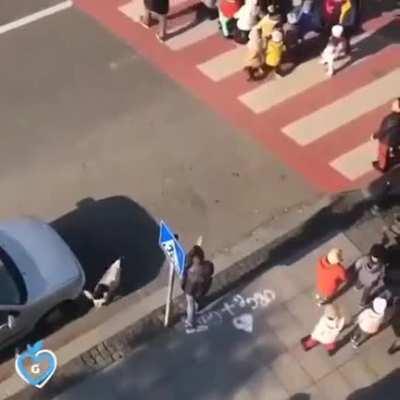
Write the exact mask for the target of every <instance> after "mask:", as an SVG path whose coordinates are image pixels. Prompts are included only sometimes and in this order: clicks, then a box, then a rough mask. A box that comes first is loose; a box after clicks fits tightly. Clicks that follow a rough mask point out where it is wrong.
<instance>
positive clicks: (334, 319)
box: [301, 244, 400, 355]
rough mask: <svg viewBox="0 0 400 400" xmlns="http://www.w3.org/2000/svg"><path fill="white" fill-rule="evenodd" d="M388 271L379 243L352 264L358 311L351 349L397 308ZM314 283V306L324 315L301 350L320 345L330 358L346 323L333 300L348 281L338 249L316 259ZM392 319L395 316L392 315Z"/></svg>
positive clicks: (385, 257) (358, 344)
mask: <svg viewBox="0 0 400 400" xmlns="http://www.w3.org/2000/svg"><path fill="white" fill-rule="evenodd" d="M388 268H389V265H388V263H387V251H386V248H385V246H384V245H383V244H375V245H373V246H372V247H371V249H370V251H369V253H368V255H365V256H363V257H361V258H360V259H358V260H357V261H356V263H355V265H354V274H355V289H356V290H360V291H361V290H362V295H361V300H360V309H361V312H360V313H359V314H358V316H357V319H356V324H355V326H353V331H352V332H351V343H352V345H353V347H354V348H358V347H359V346H360V345H361V344H362V343H363V342H364V341H366V340H367V339H368V338H369V337H370V336H372V335H374V334H376V333H377V332H378V331H379V330H380V329H381V327H382V324H383V323H384V322H385V321H388V320H389V319H390V318H391V317H393V312H389V310H391V311H393V310H395V309H396V307H397V306H398V303H399V300H400V298H399V297H398V296H397V295H396V293H395V291H394V290H393V287H391V283H390V278H389V273H388ZM316 281H317V284H316V300H317V305H318V306H324V313H323V315H322V317H321V318H320V320H319V321H318V323H317V325H316V326H315V328H314V329H313V331H312V333H311V334H310V335H308V336H306V337H304V338H303V339H302V340H301V343H302V346H303V348H304V350H305V351H308V350H311V349H312V348H314V347H315V346H317V345H318V344H322V345H323V346H324V347H325V349H326V350H327V352H328V354H330V355H332V354H334V353H335V352H336V350H337V347H338V344H337V343H338V339H339V337H340V335H341V332H342V331H343V329H344V327H345V324H346V321H345V316H344V313H343V311H342V310H341V308H340V307H339V306H338V303H337V301H336V298H337V297H338V296H339V294H340V289H341V288H343V287H344V286H346V285H347V284H349V283H350V281H351V274H350V273H349V272H348V270H346V268H345V267H344V266H343V253H342V251H341V250H340V249H332V250H331V251H330V252H329V253H328V254H327V255H326V256H325V257H322V258H321V259H320V260H319V262H318V266H317V279H316ZM396 284H397V285H399V284H400V282H397V283H396ZM394 318H399V316H396V315H395V316H394ZM392 347H393V346H392ZM391 351H392V352H393V349H391ZM389 353H390V351H389Z"/></svg>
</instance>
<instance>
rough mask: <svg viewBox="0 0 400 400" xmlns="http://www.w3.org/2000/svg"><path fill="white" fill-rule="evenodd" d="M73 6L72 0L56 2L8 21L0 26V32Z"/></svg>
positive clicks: (19, 26)
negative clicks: (53, 4)
mask: <svg viewBox="0 0 400 400" xmlns="http://www.w3.org/2000/svg"><path fill="white" fill-rule="evenodd" d="M72 6H73V2H72V0H66V1H63V2H62V3H59V4H56V5H55V6H52V7H48V8H45V9H43V10H41V11H38V12H35V13H33V14H30V15H27V16H26V17H23V18H20V19H17V20H15V21H12V22H9V23H7V24H4V25H1V26H0V34H1V33H6V32H9V31H12V30H13V29H17V28H21V27H22V26H24V25H28V24H30V23H32V22H35V21H38V20H39V19H42V18H45V17H48V16H50V15H52V14H56V13H58V12H60V11H63V10H66V9H67V8H70V7H72Z"/></svg>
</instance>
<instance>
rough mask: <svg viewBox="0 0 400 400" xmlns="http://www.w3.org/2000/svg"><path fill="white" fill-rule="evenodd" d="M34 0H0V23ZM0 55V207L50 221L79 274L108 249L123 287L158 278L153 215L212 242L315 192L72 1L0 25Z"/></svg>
mask: <svg viewBox="0 0 400 400" xmlns="http://www.w3.org/2000/svg"><path fill="white" fill-rule="evenodd" d="M34 4H35V7H34V6H33V2H28V1H18V2H16V1H2V2H1V6H2V20H1V21H2V23H9V22H11V21H13V20H15V19H18V18H21V17H23V16H26V15H28V14H30V13H33V12H36V11H39V10H40V9H42V8H43V7H47V6H51V5H54V4H55V2H54V1H50V0H48V1H45V0H43V1H35V3H34ZM0 53H1V54H2V62H1V63H0V75H1V76H2V77H3V81H2V90H1V94H0V120H1V131H2V145H1V147H0V187H1V188H2V191H1V193H2V196H1V202H0V218H10V217H13V216H18V215H21V214H24V215H36V216H39V217H42V218H44V219H45V220H47V221H49V222H53V224H54V226H55V228H56V229H57V230H58V231H59V232H60V233H61V234H62V235H63V236H64V237H65V238H66V240H67V241H68V242H69V244H70V245H71V247H72V248H73V249H74V251H75V252H77V253H78V256H79V258H80V259H81V261H82V263H83V266H84V268H85V270H86V272H87V275H88V278H89V279H88V280H89V282H88V284H89V286H93V284H94V282H95V280H96V279H97V277H99V275H100V274H101V273H102V271H103V268H104V267H105V266H106V265H107V263H109V262H111V261H112V260H113V258H116V257H118V256H121V255H124V256H125V257H127V259H128V260H127V265H126V268H125V269H126V271H128V273H127V274H126V275H125V278H124V279H125V282H124V284H123V285H124V294H127V293H130V292H132V291H135V290H138V289H140V288H143V287H144V286H145V285H147V284H149V283H151V287H157V286H160V285H163V284H164V283H165V275H166V271H165V269H163V268H162V262H163V260H162V256H161V255H160V253H159V250H158V249H157V243H156V240H157V223H158V222H157V221H158V220H159V219H161V218H163V219H165V220H166V221H168V222H169V223H170V224H171V225H172V226H173V227H174V229H175V230H176V231H177V232H179V234H180V237H181V238H182V240H183V243H184V244H185V245H186V246H189V245H191V243H193V242H194V241H195V240H196V238H197V237H198V235H203V236H204V245H205V248H206V249H207V250H208V252H209V253H211V254H212V253H214V252H216V251H217V250H222V249H224V248H226V247H228V246H229V245H231V244H234V243H236V242H238V241H239V240H240V239H241V238H242V237H243V236H245V235H246V234H247V233H249V232H250V231H252V230H253V229H254V228H255V227H257V226H258V225H259V224H260V223H261V222H263V221H266V220H268V219H270V218H273V217H274V216H276V215H278V214H279V213H281V212H283V211H284V210H285V209H286V208H290V207H292V206H294V205H296V204H300V203H302V202H304V201H306V200H309V199H310V198H311V197H313V196H314V195H315V193H313V191H312V190H311V189H310V187H308V186H307V185H306V184H305V182H304V181H303V180H302V178H300V177H299V176H298V175H297V174H296V173H294V172H292V171H290V170H288V169H287V168H286V167H285V166H283V165H282V164H281V163H280V161H279V160H277V159H276V158H275V157H274V155H273V154H269V153H268V152H267V151H265V149H262V148H260V147H259V146H258V144H257V143H255V142H253V141H252V140H250V139H249V138H247V137H246V135H244V134H243V133H242V132H239V131H238V130H237V129H235V128H234V127H232V126H229V125H227V123H226V122H225V121H223V120H221V119H220V118H219V117H218V116H216V115H215V114H213V113H212V112H210V111H209V110H208V109H207V108H206V107H205V106H204V105H203V104H201V103H200V102H198V101H197V100H196V99H194V98H192V97H191V96H190V95H188V94H187V93H186V92H185V91H184V90H182V89H181V88H180V87H178V86H176V84H174V83H172V82H171V81H169V80H168V79H167V78H166V77H165V76H163V75H161V74H160V73H158V72H157V71H156V70H154V69H153V68H152V67H151V66H150V65H149V64H147V63H146V62H144V61H143V60H142V59H141V58H140V57H138V56H137V55H136V54H135V53H134V52H133V51H132V49H130V48H128V47H126V46H125V45H124V44H123V43H121V42H120V41H119V40H118V39H116V38H114V37H113V36H112V35H111V34H110V33H108V32H107V31H105V30H104V29H103V28H101V27H100V26H98V25H97V24H96V23H95V22H94V21H93V20H91V19H89V18H88V17H86V16H84V15H83V14H81V13H80V12H79V11H77V10H75V9H74V8H71V9H68V10H65V11H62V12H60V13H57V14H55V15H52V16H49V17H47V18H45V19H42V20H38V21H35V22H33V23H31V24H29V25H26V26H23V27H21V28H18V29H15V30H12V31H9V32H6V33H3V34H1V35H0ZM85 199H86V200H85ZM87 199H89V200H87ZM82 200H84V201H82ZM78 203H79V207H77V204H78ZM106 313H107V311H104V316H105V315H106ZM81 326H84V323H82V324H81ZM75 334H78V333H75Z"/></svg>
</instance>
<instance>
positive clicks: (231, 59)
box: [197, 46, 247, 82]
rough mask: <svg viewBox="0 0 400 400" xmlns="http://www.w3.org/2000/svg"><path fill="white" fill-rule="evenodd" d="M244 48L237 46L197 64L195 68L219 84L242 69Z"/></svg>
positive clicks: (244, 54) (245, 49)
mask: <svg viewBox="0 0 400 400" xmlns="http://www.w3.org/2000/svg"><path fill="white" fill-rule="evenodd" d="M246 52H247V48H246V46H237V47H235V48H234V49H232V50H229V51H226V52H224V53H222V54H219V55H218V56H216V57H214V58H212V59H211V60H208V61H206V62H204V63H202V64H199V65H198V66H197V68H198V69H199V70H200V71H201V72H202V73H203V74H204V75H206V76H207V77H208V78H210V79H211V80H213V81H214V82H219V81H221V80H223V79H225V78H227V77H229V76H231V75H233V74H235V73H236V72H239V71H240V70H242V69H243V65H244V59H245V56H246Z"/></svg>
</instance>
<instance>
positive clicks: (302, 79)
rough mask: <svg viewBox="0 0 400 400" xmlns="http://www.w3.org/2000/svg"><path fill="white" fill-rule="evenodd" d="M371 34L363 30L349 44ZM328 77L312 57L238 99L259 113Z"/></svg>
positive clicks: (353, 43)
mask: <svg viewBox="0 0 400 400" xmlns="http://www.w3.org/2000/svg"><path fill="white" fill-rule="evenodd" d="M371 34H372V33H371V32H364V33H362V34H360V35H357V36H354V37H353V38H352V39H351V44H352V45H355V44H358V43H360V42H361V41H363V40H365V39H366V38H368V37H369V36H370V35H371ZM347 61H349V59H348V58H343V59H341V60H339V61H338V62H337V63H336V67H337V68H338V69H340V68H341V66H342V65H345V64H346V63H347ZM361 61H362V60H360V62H361ZM328 79H329V78H328V77H327V76H326V74H325V69H324V68H323V67H322V66H321V65H320V64H319V63H318V59H312V60H309V61H306V62H305V63H303V64H300V65H299V66H298V67H297V68H296V69H295V70H294V71H293V72H292V73H290V74H289V75H288V76H285V78H284V79H278V80H276V81H272V82H266V83H264V84H262V85H260V86H259V87H257V88H255V89H253V90H251V91H249V92H247V93H245V94H243V95H241V96H239V100H240V101H241V102H242V103H243V104H244V105H246V106H247V107H248V108H249V109H250V110H252V111H253V112H254V113H256V114H260V113H263V112H265V111H267V110H269V109H270V108H272V107H273V106H275V105H278V104H279V103H282V102H283V101H285V100H288V99H290V98H292V97H294V96H296V95H298V94H300V93H302V92H303V91H306V90H308V89H311V88H312V87H313V86H316V85H318V84H319V83H321V82H323V81H326V80H328Z"/></svg>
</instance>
